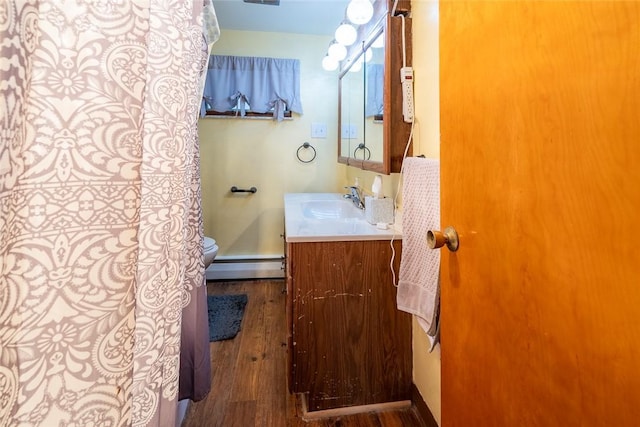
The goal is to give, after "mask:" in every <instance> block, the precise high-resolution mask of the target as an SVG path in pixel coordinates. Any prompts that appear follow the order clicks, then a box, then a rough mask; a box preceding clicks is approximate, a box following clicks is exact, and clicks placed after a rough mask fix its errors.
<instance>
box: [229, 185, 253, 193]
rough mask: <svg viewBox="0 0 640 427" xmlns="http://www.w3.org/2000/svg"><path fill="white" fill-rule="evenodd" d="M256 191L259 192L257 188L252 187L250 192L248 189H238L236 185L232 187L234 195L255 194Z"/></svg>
mask: <svg viewBox="0 0 640 427" xmlns="http://www.w3.org/2000/svg"><path fill="white" fill-rule="evenodd" d="M256 191H258V189H257V188H256V187H251V188H249V189H248V190H247V189H246V188H238V187H236V186H235V185H234V186H233V187H231V192H232V193H255V192H256Z"/></svg>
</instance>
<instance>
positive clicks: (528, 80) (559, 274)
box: [440, 1, 640, 427]
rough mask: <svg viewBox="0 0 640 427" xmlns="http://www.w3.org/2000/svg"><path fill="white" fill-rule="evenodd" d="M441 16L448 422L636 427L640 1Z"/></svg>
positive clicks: (548, 4)
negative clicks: (455, 238) (452, 233)
mask: <svg viewBox="0 0 640 427" xmlns="http://www.w3.org/2000/svg"><path fill="white" fill-rule="evenodd" d="M440 14H441V16H440V37H441V39H440V67H441V68H440V80H441V88H440V89H441V92H440V99H441V101H440V103H441V160H442V184H441V185H442V187H441V189H442V216H441V217H442V226H443V227H444V226H447V225H452V226H454V227H456V229H457V230H458V232H459V234H460V249H459V250H458V252H456V253H450V252H448V251H447V250H446V249H443V257H442V318H441V319H442V329H441V332H442V425H443V426H444V427H452V426H460V427H471V426H505V427H514V426H517V427H522V426H545V427H555V426H562V427H567V426H616V427H621V426H637V425H640V227H639V221H640V2H636V1H576V2H568V1H468V2H463V1H443V2H441V4H440Z"/></svg>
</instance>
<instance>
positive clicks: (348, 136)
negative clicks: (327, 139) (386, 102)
mask: <svg viewBox="0 0 640 427" xmlns="http://www.w3.org/2000/svg"><path fill="white" fill-rule="evenodd" d="M362 59H363V55H359V56H358V57H356V58H355V60H354V63H353V65H352V66H351V67H350V68H349V69H348V70H347V71H346V72H345V73H344V74H343V75H342V76H341V78H340V99H341V100H340V105H339V107H340V118H339V120H340V127H339V128H338V129H339V132H340V140H341V141H342V143H341V144H340V155H341V156H343V157H346V158H348V157H352V156H353V155H354V150H356V149H357V147H358V146H360V144H364V142H365V139H364V135H365V132H364V119H363V118H364V102H363V99H364V78H363V76H364V67H363V66H362V62H361V61H362Z"/></svg>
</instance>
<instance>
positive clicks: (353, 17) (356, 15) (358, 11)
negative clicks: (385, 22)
mask: <svg viewBox="0 0 640 427" xmlns="http://www.w3.org/2000/svg"><path fill="white" fill-rule="evenodd" d="M371 17H373V6H372V5H371V2H370V1H369V0H351V2H350V3H349V5H348V6H347V18H349V21H351V22H353V23H354V24H356V25H363V24H366V23H367V22H369V21H370V20H371Z"/></svg>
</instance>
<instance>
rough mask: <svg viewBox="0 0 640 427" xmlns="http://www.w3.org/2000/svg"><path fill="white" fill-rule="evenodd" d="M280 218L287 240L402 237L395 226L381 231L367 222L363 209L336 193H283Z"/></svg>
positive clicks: (395, 238)
mask: <svg viewBox="0 0 640 427" xmlns="http://www.w3.org/2000/svg"><path fill="white" fill-rule="evenodd" d="M284 218H285V237H286V241H287V242H339V241H357V240H391V239H394V240H400V239H402V233H401V231H400V228H399V227H398V226H394V225H389V228H388V229H386V230H381V229H379V228H378V227H377V226H376V225H374V224H369V223H368V222H367V220H366V219H365V213H364V211H363V210H361V209H358V208H356V207H355V206H354V205H353V203H352V202H351V200H349V199H345V198H344V197H343V195H342V194H340V193H286V194H285V195H284Z"/></svg>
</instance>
